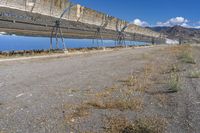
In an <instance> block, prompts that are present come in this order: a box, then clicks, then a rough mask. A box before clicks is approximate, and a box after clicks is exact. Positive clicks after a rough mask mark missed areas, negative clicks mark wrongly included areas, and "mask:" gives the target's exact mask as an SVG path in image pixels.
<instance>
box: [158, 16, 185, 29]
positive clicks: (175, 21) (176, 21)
mask: <svg viewBox="0 0 200 133" xmlns="http://www.w3.org/2000/svg"><path fill="white" fill-rule="evenodd" d="M188 22H189V21H188V20H187V19H186V18H184V17H176V18H171V19H169V20H167V21H166V22H157V24H156V26H175V25H180V26H184V27H189V25H188Z"/></svg>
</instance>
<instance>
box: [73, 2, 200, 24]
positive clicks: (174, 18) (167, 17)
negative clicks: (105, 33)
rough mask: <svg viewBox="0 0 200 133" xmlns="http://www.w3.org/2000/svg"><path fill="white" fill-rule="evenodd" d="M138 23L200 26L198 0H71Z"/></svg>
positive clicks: (199, 4)
mask: <svg viewBox="0 0 200 133" xmlns="http://www.w3.org/2000/svg"><path fill="white" fill-rule="evenodd" d="M71 1H72V2H74V3H80V4H81V5H83V6H86V7H89V8H92V9H95V10H98V11H101V12H104V13H108V14H109V15H112V16H116V17H118V18H121V19H124V20H127V21H129V22H130V21H134V20H135V19H136V20H135V21H134V22H135V23H136V24H138V25H142V26H146V25H150V26H155V25H158V26H173V25H182V26H185V27H196V28H200V0H71Z"/></svg>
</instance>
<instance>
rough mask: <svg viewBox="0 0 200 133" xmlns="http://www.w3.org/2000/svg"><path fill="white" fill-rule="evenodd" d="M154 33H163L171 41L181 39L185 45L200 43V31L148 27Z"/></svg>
mask: <svg viewBox="0 0 200 133" xmlns="http://www.w3.org/2000/svg"><path fill="white" fill-rule="evenodd" d="M147 28H149V29H151V30H153V31H156V32H160V33H163V34H165V35H167V36H168V38H170V39H177V40H178V39H181V40H182V41H183V42H185V43H188V42H190V43H200V29H195V28H185V27H182V26H174V27H147Z"/></svg>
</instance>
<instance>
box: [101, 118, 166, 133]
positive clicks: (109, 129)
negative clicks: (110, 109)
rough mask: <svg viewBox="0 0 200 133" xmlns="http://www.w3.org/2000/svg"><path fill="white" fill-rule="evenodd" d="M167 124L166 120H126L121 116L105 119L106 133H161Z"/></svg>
mask: <svg viewBox="0 0 200 133" xmlns="http://www.w3.org/2000/svg"><path fill="white" fill-rule="evenodd" d="M166 124H167V121H166V119H164V118H160V117H158V116H155V117H142V118H140V119H138V120H134V121H131V120H128V119H127V118H125V117H122V116H114V117H106V119H105V127H104V128H105V131H106V133H163V132H164V130H165V126H166Z"/></svg>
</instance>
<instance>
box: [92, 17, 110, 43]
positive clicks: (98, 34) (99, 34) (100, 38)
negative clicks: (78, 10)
mask: <svg viewBox="0 0 200 133" xmlns="http://www.w3.org/2000/svg"><path fill="white" fill-rule="evenodd" d="M110 19H111V17H110V16H109V15H104V16H103V18H102V20H103V21H102V24H101V25H100V26H99V27H98V28H97V29H96V31H95V33H94V38H93V39H92V43H93V45H94V44H95V41H96V44H97V46H98V47H100V45H101V46H103V36H102V31H103V30H104V29H105V28H106V26H107V25H108V23H109V21H110ZM99 41H100V44H99Z"/></svg>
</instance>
